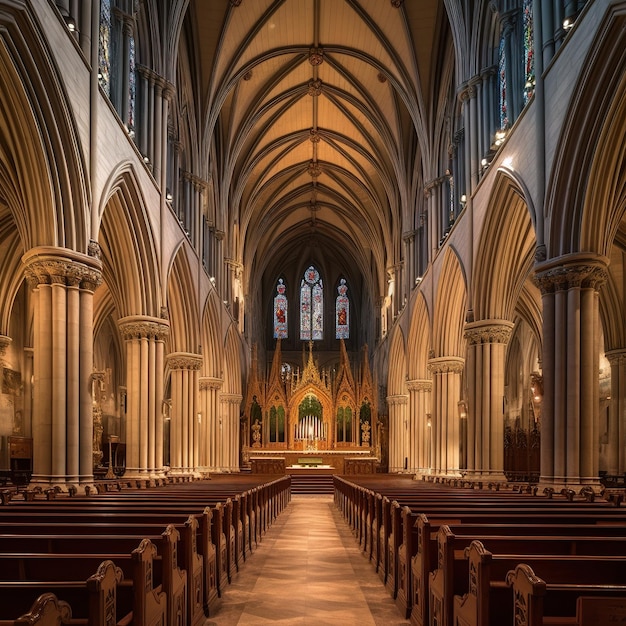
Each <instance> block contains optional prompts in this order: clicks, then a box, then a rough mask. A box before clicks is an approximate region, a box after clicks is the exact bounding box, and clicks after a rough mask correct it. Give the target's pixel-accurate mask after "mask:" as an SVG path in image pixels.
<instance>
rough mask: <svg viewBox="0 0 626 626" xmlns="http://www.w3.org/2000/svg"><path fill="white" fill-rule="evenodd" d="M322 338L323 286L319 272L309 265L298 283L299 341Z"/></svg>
mask: <svg viewBox="0 0 626 626" xmlns="http://www.w3.org/2000/svg"><path fill="white" fill-rule="evenodd" d="M323 338H324V286H323V284H322V279H321V278H320V274H319V272H318V271H317V270H316V269H315V267H313V265H311V266H310V267H309V268H308V269H307V270H306V272H304V278H303V279H302V282H301V283H300V339H301V340H302V341H311V340H313V341H320V340H321V339H323Z"/></svg>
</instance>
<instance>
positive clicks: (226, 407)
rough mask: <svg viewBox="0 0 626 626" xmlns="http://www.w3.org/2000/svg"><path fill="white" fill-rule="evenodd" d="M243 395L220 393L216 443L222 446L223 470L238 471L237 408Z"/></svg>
mask: <svg viewBox="0 0 626 626" xmlns="http://www.w3.org/2000/svg"><path fill="white" fill-rule="evenodd" d="M242 400H243V397H242V396H241V394H237V393H222V394H221V395H220V404H221V410H220V419H219V439H218V442H219V443H218V445H221V446H222V455H223V456H222V459H221V461H222V466H221V468H220V469H221V470H222V471H224V472H238V471H239V409H240V407H241V401H242Z"/></svg>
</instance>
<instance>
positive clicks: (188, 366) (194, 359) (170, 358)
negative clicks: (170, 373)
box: [167, 352, 202, 370]
mask: <svg viewBox="0 0 626 626" xmlns="http://www.w3.org/2000/svg"><path fill="white" fill-rule="evenodd" d="M167 365H168V366H169V368H170V369H173V370H199V369H200V368H201V367H202V355H201V354H194V353H192V352H171V353H170V354H168V355H167Z"/></svg>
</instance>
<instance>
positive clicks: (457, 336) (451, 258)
mask: <svg viewBox="0 0 626 626" xmlns="http://www.w3.org/2000/svg"><path fill="white" fill-rule="evenodd" d="M439 277H440V278H439V283H438V285H437V294H436V296H435V314H434V316H433V320H434V327H433V344H432V350H433V351H434V356H436V357H449V356H458V357H463V356H464V354H465V340H464V339H463V327H464V323H465V311H466V308H467V305H466V303H467V290H466V284H465V278H464V275H463V271H462V267H461V263H460V260H459V258H458V256H457V255H456V251H454V250H453V249H452V248H448V249H446V252H445V257H444V259H443V263H442V266H441V271H440V274H439Z"/></svg>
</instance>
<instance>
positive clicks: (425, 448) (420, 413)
mask: <svg viewBox="0 0 626 626" xmlns="http://www.w3.org/2000/svg"><path fill="white" fill-rule="evenodd" d="M407 388H408V390H409V410H408V417H409V468H410V470H411V471H412V472H417V473H419V474H427V473H429V472H430V430H431V424H430V423H429V417H430V395H431V391H432V388H433V383H432V381H431V380H430V379H416V380H409V381H407Z"/></svg>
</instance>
